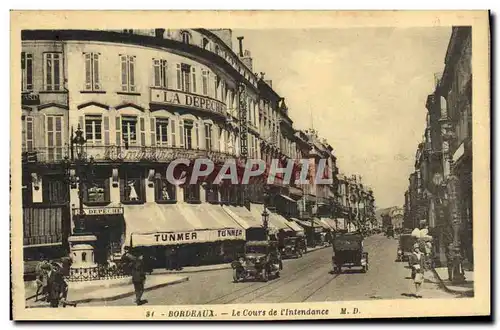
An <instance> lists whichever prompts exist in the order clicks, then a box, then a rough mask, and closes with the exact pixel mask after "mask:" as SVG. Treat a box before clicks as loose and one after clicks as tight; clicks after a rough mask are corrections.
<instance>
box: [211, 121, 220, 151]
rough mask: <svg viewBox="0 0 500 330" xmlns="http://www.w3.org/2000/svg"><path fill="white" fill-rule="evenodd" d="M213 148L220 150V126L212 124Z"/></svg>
mask: <svg viewBox="0 0 500 330" xmlns="http://www.w3.org/2000/svg"><path fill="white" fill-rule="evenodd" d="M211 140H212V150H215V151H218V150H219V127H218V126H217V125H212V139H211Z"/></svg>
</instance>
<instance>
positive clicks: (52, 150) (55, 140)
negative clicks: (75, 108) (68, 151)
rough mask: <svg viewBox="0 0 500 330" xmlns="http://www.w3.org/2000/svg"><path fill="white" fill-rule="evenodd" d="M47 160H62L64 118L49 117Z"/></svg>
mask: <svg viewBox="0 0 500 330" xmlns="http://www.w3.org/2000/svg"><path fill="white" fill-rule="evenodd" d="M46 127H47V129H46V138H47V159H48V160H49V161H55V160H62V154H63V143H62V116H47V126H46Z"/></svg>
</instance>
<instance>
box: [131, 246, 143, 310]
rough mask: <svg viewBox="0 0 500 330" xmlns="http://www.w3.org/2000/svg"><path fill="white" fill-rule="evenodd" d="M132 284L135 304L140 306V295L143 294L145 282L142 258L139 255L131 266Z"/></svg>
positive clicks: (141, 301)
mask: <svg viewBox="0 0 500 330" xmlns="http://www.w3.org/2000/svg"><path fill="white" fill-rule="evenodd" d="M131 273H132V283H133V284H134V291H135V303H136V304H137V305H142V304H143V303H144V301H143V300H142V295H143V294H144V282H145V281H146V272H145V271H144V256H143V255H142V254H140V255H139V256H138V257H137V258H136V260H134V262H133V264H132V270H131Z"/></svg>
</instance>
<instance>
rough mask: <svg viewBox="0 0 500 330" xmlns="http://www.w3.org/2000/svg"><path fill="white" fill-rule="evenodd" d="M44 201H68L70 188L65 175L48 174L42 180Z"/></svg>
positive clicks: (58, 202)
mask: <svg viewBox="0 0 500 330" xmlns="http://www.w3.org/2000/svg"><path fill="white" fill-rule="evenodd" d="M42 195H43V202H44V203H49V204H61V203H65V202H67V201H68V199H69V196H68V189H67V185H66V183H65V180H64V177H62V176H58V175H46V176H44V177H43V181H42Z"/></svg>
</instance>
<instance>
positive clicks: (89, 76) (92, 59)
mask: <svg viewBox="0 0 500 330" xmlns="http://www.w3.org/2000/svg"><path fill="white" fill-rule="evenodd" d="M84 56H85V90H87V91H98V90H101V83H100V76H99V54H98V53H84Z"/></svg>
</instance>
